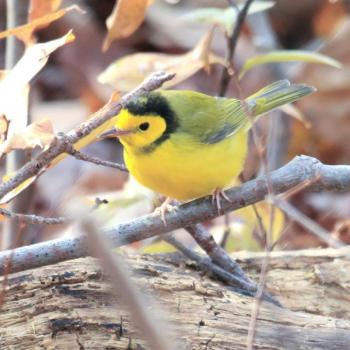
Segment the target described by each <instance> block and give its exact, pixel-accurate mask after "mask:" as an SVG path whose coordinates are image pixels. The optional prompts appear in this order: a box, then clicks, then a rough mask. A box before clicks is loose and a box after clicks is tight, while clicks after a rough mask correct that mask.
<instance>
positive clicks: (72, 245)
mask: <svg viewBox="0 0 350 350" xmlns="http://www.w3.org/2000/svg"><path fill="white" fill-rule="evenodd" d="M313 179H317V180H316V181H310V180H313ZM305 181H310V187H309V188H308V189H309V190H312V191H322V190H329V191H334V192H346V191H350V166H348V165H324V164H322V163H321V162H320V161H318V160H317V159H315V158H312V157H307V156H300V157H296V158H294V159H293V160H292V161H291V162H289V163H288V164H286V165H285V166H283V167H282V168H280V169H278V170H276V171H273V172H272V173H271V174H270V176H269V182H270V184H271V186H272V187H273V190H274V193H275V194H278V193H282V192H285V191H288V190H290V189H292V188H293V187H295V186H297V185H298V184H300V183H302V182H305ZM226 194H227V195H228V197H229V198H230V200H231V202H226V201H223V203H222V212H223V213H227V212H229V211H233V210H236V209H239V208H242V207H245V206H248V205H251V204H253V203H256V202H259V201H261V200H263V199H264V198H265V197H266V195H267V194H268V186H267V179H266V176H260V177H258V178H257V179H255V180H252V181H248V182H246V183H244V184H243V185H241V186H239V187H234V188H231V189H230V190H227V192H226ZM217 216H218V213H217V208H216V206H215V205H213V204H212V202H211V198H210V197H206V198H201V199H197V200H195V201H192V202H190V203H186V204H183V205H181V206H180V207H179V209H178V210H176V211H173V212H170V213H168V215H167V226H164V224H163V221H162V219H161V217H160V216H156V215H146V216H142V217H139V218H136V219H134V220H132V221H129V222H126V223H122V224H119V225H116V226H114V227H111V228H109V229H106V230H104V233H105V234H106V235H107V236H108V237H109V238H110V239H111V241H112V244H113V245H114V246H120V245H124V244H129V243H132V242H135V241H139V240H142V239H146V238H149V237H153V236H156V235H160V234H163V233H166V232H169V231H172V230H174V229H178V228H181V227H188V226H191V225H193V224H195V223H198V222H201V221H203V220H208V219H213V218H215V217H217ZM86 255H88V252H87V248H86V242H85V239H84V238H82V237H75V238H61V239H56V240H52V241H47V242H42V243H38V244H34V245H31V246H26V247H22V248H18V249H15V250H12V251H11V250H7V251H4V252H1V253H0V274H4V273H5V267H6V265H7V262H8V261H9V260H10V261H11V266H12V267H11V271H13V272H15V271H21V270H26V269H29V268H34V267H38V266H44V265H49V264H54V263H57V262H59V261H64V260H69V259H74V258H78V257H82V256H86ZM33 257H35V259H33Z"/></svg>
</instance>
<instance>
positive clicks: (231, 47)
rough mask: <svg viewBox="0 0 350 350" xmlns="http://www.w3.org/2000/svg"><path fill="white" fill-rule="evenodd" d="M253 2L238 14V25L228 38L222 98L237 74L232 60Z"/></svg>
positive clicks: (250, 0)
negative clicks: (232, 78)
mask: <svg viewBox="0 0 350 350" xmlns="http://www.w3.org/2000/svg"><path fill="white" fill-rule="evenodd" d="M253 1H254V0H246V2H245V3H244V6H243V8H242V10H241V11H239V12H238V15H237V20H236V24H235V27H234V29H233V32H232V35H231V36H230V37H229V38H228V50H227V55H226V60H225V61H226V65H227V67H224V69H223V71H222V76H221V82H220V92H219V95H220V96H225V95H226V91H227V88H228V84H229V82H230V80H231V76H232V74H235V73H234V71H233V70H232V66H233V64H232V60H233V56H234V54H235V51H236V47H237V43H238V37H239V35H240V33H241V30H242V27H243V24H244V21H245V19H246V17H247V15H248V10H249V7H250V5H251V4H252V3H253ZM235 8H236V6H235Z"/></svg>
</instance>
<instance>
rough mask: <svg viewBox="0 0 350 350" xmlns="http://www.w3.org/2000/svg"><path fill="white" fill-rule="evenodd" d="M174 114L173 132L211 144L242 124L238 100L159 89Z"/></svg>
mask: <svg viewBox="0 0 350 350" xmlns="http://www.w3.org/2000/svg"><path fill="white" fill-rule="evenodd" d="M162 95H163V96H164V97H166V99H167V101H168V102H169V104H170V106H171V108H172V109H173V111H174V112H175V114H176V118H177V120H178V124H179V128H178V130H177V132H179V133H185V134H187V135H190V136H192V138H193V139H194V140H196V141H198V142H201V143H206V144H212V143H217V142H219V141H221V140H222V139H224V138H226V137H228V136H230V135H232V134H234V133H235V132H236V131H237V130H239V129H240V128H241V127H242V126H243V125H245V124H246V121H247V119H246V117H245V114H244V109H243V108H242V106H241V102H240V101H239V100H236V99H228V98H217V97H212V96H208V95H205V94H201V93H198V92H195V91H184V90H179V91H177V90H173V91H171V90H168V91H162Z"/></svg>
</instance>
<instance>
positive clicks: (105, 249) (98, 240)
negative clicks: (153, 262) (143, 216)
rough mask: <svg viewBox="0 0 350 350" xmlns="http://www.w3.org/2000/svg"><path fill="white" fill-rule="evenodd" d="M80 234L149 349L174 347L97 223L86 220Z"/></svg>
mask: <svg viewBox="0 0 350 350" xmlns="http://www.w3.org/2000/svg"><path fill="white" fill-rule="evenodd" d="M81 226H82V228H83V231H84V232H85V233H86V236H87V239H86V241H87V244H88V249H89V250H90V251H91V253H92V254H93V255H94V256H96V257H97V258H99V259H100V261H101V265H102V266H103V268H104V269H105V270H106V272H107V273H108V275H109V277H110V281H111V284H112V286H113V292H114V294H117V295H118V297H120V298H121V299H122V301H123V304H124V305H126V306H127V307H128V309H129V311H130V313H131V315H132V317H133V319H134V320H135V322H136V323H137V325H138V327H139V328H140V330H141V332H142V334H143V337H144V338H145V340H147V341H148V343H149V345H150V346H151V348H152V349H155V350H171V349H175V347H173V346H170V344H171V343H172V342H171V340H170V339H169V338H167V336H166V334H165V327H164V324H163V325H162V327H161V326H160V324H158V322H155V320H154V317H151V315H154V314H155V313H154V310H153V311H152V312H150V311H149V309H150V307H149V306H150V305H149V300H147V302H146V300H144V299H145V297H144V296H141V295H140V293H139V292H138V289H139V286H136V285H134V283H133V282H132V281H131V279H130V277H129V275H128V273H127V271H128V269H127V268H126V266H124V263H123V261H122V259H121V258H120V257H119V255H118V254H117V252H115V251H112V250H111V249H110V245H109V244H108V242H107V241H106V239H105V238H103V236H102V235H101V234H100V232H99V229H98V226H97V223H96V221H95V220H94V219H93V218H92V217H85V219H84V220H83V221H82V222H81Z"/></svg>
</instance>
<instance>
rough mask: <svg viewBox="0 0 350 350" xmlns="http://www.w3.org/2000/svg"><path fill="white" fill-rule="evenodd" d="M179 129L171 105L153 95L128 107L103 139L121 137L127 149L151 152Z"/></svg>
mask: <svg viewBox="0 0 350 350" xmlns="http://www.w3.org/2000/svg"><path fill="white" fill-rule="evenodd" d="M176 128H177V122H176V117H175V113H174V111H173V110H172V108H171V106H170V104H169V102H168V101H167V99H166V98H165V97H164V96H162V95H161V93H159V92H152V93H149V94H147V95H145V96H142V97H139V98H138V99H136V100H134V101H131V102H129V103H128V104H126V106H125V108H123V109H122V110H121V111H120V113H119V115H118V119H117V123H116V125H115V127H114V128H113V129H111V130H108V131H106V132H104V133H103V134H102V135H101V137H118V138H119V139H120V142H121V143H122V144H123V145H124V146H125V147H131V148H134V149H135V148H136V149H139V150H144V151H149V150H152V149H153V148H154V147H155V146H157V145H158V144H160V143H162V142H163V141H165V140H166V139H168V138H169V137H170V135H171V133H173V132H174V131H175V130H176Z"/></svg>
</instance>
